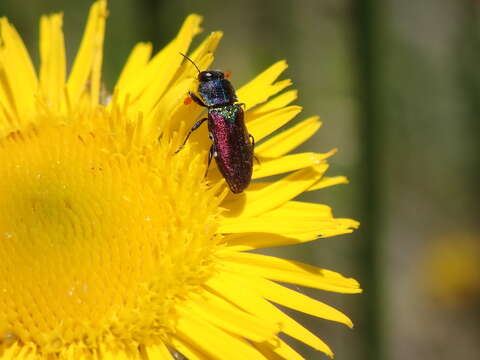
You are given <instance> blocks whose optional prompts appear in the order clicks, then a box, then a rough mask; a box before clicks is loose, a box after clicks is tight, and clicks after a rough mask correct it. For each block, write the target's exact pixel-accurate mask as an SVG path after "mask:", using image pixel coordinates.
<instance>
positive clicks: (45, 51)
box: [40, 14, 67, 111]
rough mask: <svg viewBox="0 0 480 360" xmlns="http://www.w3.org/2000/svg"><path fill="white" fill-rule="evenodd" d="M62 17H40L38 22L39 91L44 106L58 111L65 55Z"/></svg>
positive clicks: (63, 80)
mask: <svg viewBox="0 0 480 360" xmlns="http://www.w3.org/2000/svg"><path fill="white" fill-rule="evenodd" d="M62 24H63V15H62V14H55V15H51V16H42V18H41V21H40V90H41V91H42V95H43V98H44V100H45V105H46V106H47V107H49V108H52V109H54V110H57V111H59V110H60V109H61V107H62V104H64V101H65V99H64V96H65V79H66V71H67V69H66V67H67V65H66V55H65V42H64V39H63V31H62Z"/></svg>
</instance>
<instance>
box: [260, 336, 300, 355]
mask: <svg viewBox="0 0 480 360" xmlns="http://www.w3.org/2000/svg"><path fill="white" fill-rule="evenodd" d="M253 345H254V346H255V347H256V348H257V349H258V350H260V352H261V353H262V354H263V355H265V356H266V358H267V359H268V360H285V359H287V360H305V358H304V357H303V356H302V355H300V354H299V353H297V352H296V351H295V350H293V349H292V348H291V347H290V346H288V345H287V344H286V343H285V341H283V340H282V339H280V338H277V339H274V340H272V341H270V342H263V343H258V344H253Z"/></svg>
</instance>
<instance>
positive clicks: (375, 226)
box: [352, 0, 386, 360]
mask: <svg viewBox="0 0 480 360" xmlns="http://www.w3.org/2000/svg"><path fill="white" fill-rule="evenodd" d="M352 3H353V13H354V36H355V38H354V40H355V45H354V50H355V53H356V63H357V75H358V78H357V80H358V84H357V91H358V100H359V108H358V109H359V133H360V139H361V143H360V167H359V168H360V170H359V171H360V181H361V189H360V197H361V198H360V209H361V215H360V217H361V223H362V225H361V229H360V234H361V242H360V245H359V246H360V249H359V261H360V267H361V273H362V276H361V281H362V286H363V288H364V294H363V295H362V300H363V302H362V305H363V306H362V315H363V316H362V319H361V323H360V324H359V326H358V327H357V329H359V331H361V333H360V336H361V337H362V338H363V341H362V343H363V346H364V358H365V359H368V360H385V359H386V358H385V354H384V349H383V347H384V334H383V330H384V329H383V325H382V318H383V317H382V313H383V311H382V310H383V301H382V300H383V299H382V295H383V292H382V290H383V287H382V280H383V279H382V276H381V272H382V270H383V269H382V268H381V266H380V258H381V255H382V254H381V245H380V243H381V241H382V240H381V239H380V226H381V224H382V216H381V215H382V209H381V206H382V196H383V194H382V189H381V185H382V173H381V169H382V168H383V164H382V152H383V151H384V150H385V148H384V146H383V145H384V144H383V143H382V139H383V136H382V134H384V132H383V131H382V119H381V105H382V101H381V97H380V76H381V74H380V72H381V71H380V70H381V65H382V64H381V63H380V59H381V58H382V53H381V52H380V43H381V41H380V34H382V31H385V29H384V28H381V26H380V18H381V17H380V4H381V0H363V1H353V2H352Z"/></svg>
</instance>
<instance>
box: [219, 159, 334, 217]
mask: <svg viewBox="0 0 480 360" xmlns="http://www.w3.org/2000/svg"><path fill="white" fill-rule="evenodd" d="M327 168H328V165H326V164H321V165H317V166H314V167H311V168H306V169H303V170H299V171H296V172H294V173H293V174H290V175H288V176H285V177H284V178H282V179H280V180H278V181H276V182H274V183H272V184H269V185H268V186H265V187H263V188H261V189H259V190H255V186H250V187H249V188H248V189H247V190H246V191H245V192H244V193H243V194H242V195H241V196H242V197H243V198H244V200H242V201H238V198H239V196H234V195H232V196H231V199H233V200H232V201H231V202H227V204H228V205H229V208H230V209H231V210H230V211H229V212H227V213H225V216H227V217H232V216H237V217H239V216H244V217H247V216H256V215H259V214H262V213H264V212H266V211H269V210H272V209H274V208H276V207H278V206H280V205H282V204H283V203H285V202H287V201H288V200H291V199H292V198H294V197H295V196H297V195H299V194H301V193H302V192H303V191H305V189H308V188H309V187H310V186H312V185H313V184H314V183H316V182H317V181H318V180H319V179H320V178H321V177H322V175H323V174H324V173H325V171H326V170H327ZM252 185H253V184H252ZM234 200H237V201H234Z"/></svg>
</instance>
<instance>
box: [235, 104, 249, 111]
mask: <svg viewBox="0 0 480 360" xmlns="http://www.w3.org/2000/svg"><path fill="white" fill-rule="evenodd" d="M237 105H239V106H241V107H243V110H246V109H247V105H246V104H245V103H238V104H237Z"/></svg>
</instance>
